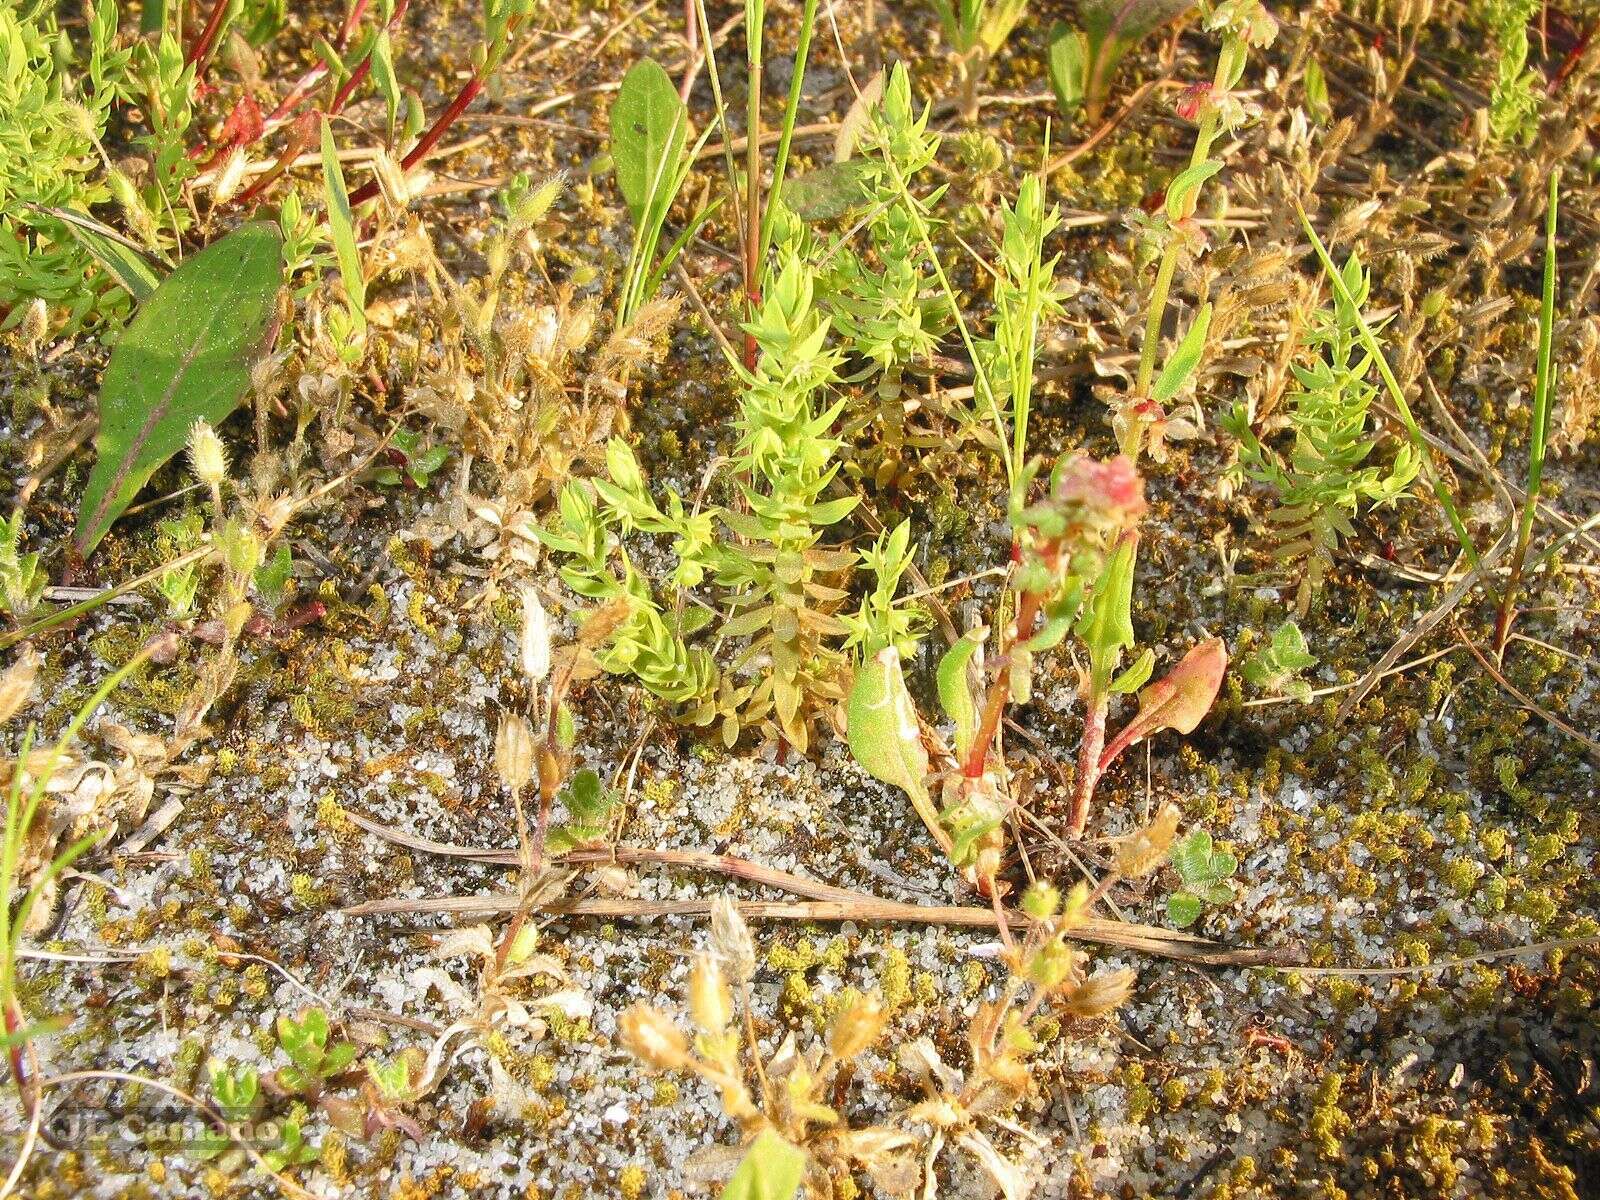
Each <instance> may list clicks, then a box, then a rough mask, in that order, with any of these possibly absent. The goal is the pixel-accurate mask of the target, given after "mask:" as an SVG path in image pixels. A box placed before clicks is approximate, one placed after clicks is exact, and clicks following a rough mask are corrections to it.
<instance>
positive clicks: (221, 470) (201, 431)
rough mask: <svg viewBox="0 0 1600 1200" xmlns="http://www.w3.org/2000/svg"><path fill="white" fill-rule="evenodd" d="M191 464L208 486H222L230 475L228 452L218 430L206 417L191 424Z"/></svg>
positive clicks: (197, 477) (196, 473)
mask: <svg viewBox="0 0 1600 1200" xmlns="http://www.w3.org/2000/svg"><path fill="white" fill-rule="evenodd" d="M189 466H190V468H191V469H192V470H193V471H194V474H195V478H196V479H198V480H199V481H200V482H201V483H203V484H205V485H206V486H207V487H211V488H215V487H221V486H222V481H223V480H224V479H226V478H227V476H228V452H227V450H226V449H225V448H224V447H223V445H222V439H221V438H220V437H218V436H217V431H216V430H215V429H213V428H211V423H210V422H209V421H206V420H204V419H201V420H197V421H196V422H195V423H194V424H193V425H191V426H189Z"/></svg>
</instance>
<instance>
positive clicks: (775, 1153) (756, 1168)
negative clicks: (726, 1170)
mask: <svg viewBox="0 0 1600 1200" xmlns="http://www.w3.org/2000/svg"><path fill="white" fill-rule="evenodd" d="M805 1171H806V1156H805V1152H804V1151H802V1150H798V1149H796V1148H795V1147H794V1146H791V1145H790V1144H789V1143H788V1142H786V1141H784V1140H783V1138H781V1137H779V1136H778V1135H777V1134H776V1133H774V1132H773V1131H772V1130H770V1129H765V1130H763V1131H762V1132H761V1135H760V1136H759V1137H757V1138H756V1140H755V1141H753V1142H751V1143H750V1149H748V1150H746V1151H745V1154H744V1158H743V1159H741V1160H740V1162H739V1168H738V1170H736V1171H734V1173H733V1178H732V1179H730V1180H728V1183H727V1186H726V1187H724V1188H723V1189H722V1200H793V1198H794V1195H795V1193H796V1192H798V1191H799V1190H800V1182H801V1180H802V1178H804V1176H805Z"/></svg>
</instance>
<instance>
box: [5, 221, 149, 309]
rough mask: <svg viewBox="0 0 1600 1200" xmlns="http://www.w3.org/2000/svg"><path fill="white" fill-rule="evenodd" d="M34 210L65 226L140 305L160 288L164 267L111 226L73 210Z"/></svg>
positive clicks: (79, 243) (75, 239)
mask: <svg viewBox="0 0 1600 1200" xmlns="http://www.w3.org/2000/svg"><path fill="white" fill-rule="evenodd" d="M30 207H32V208H33V209H34V210H35V211H36V212H41V213H45V214H47V215H49V216H52V217H54V218H55V219H56V220H58V221H60V222H61V223H62V224H63V225H65V226H66V227H67V232H68V233H70V234H71V235H72V237H73V240H74V241H76V242H77V243H78V245H80V246H82V247H83V248H84V249H85V250H86V251H88V253H89V256H90V257H91V258H93V259H94V260H95V262H97V263H99V264H100V266H101V267H102V268H104V269H105V272H106V274H108V275H110V276H111V278H113V279H115V280H116V281H117V283H118V284H119V285H120V286H121V287H122V290H123V291H125V292H127V293H128V294H129V295H130V296H132V297H133V298H134V300H135V301H137V302H138V303H141V304H142V303H144V301H145V300H146V299H148V298H149V296H150V294H151V293H152V292H154V291H155V290H156V288H157V287H158V286H159V285H160V283H161V275H162V272H163V270H164V268H161V267H159V266H158V264H156V263H155V262H154V261H152V260H151V259H150V257H149V256H148V255H147V254H146V253H145V252H144V251H143V250H142V249H140V248H139V246H137V245H135V244H134V243H133V242H131V241H129V240H128V239H127V238H125V237H123V236H122V235H121V234H120V233H118V232H117V231H116V230H115V229H112V228H111V227H110V226H107V225H102V224H101V223H100V222H99V221H96V220H95V219H94V218H93V217H88V216H85V215H84V214H83V213H80V212H73V211H72V210H71V209H69V208H46V207H45V206H44V205H39V204H36V205H31V206H30Z"/></svg>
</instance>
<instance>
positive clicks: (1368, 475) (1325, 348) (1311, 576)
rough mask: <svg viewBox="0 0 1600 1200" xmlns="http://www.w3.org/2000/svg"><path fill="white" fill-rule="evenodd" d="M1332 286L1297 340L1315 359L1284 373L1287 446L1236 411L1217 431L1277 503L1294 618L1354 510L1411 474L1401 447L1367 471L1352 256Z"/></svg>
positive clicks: (1401, 490) (1368, 439) (1406, 449)
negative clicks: (1295, 574)
mask: <svg viewBox="0 0 1600 1200" xmlns="http://www.w3.org/2000/svg"><path fill="white" fill-rule="evenodd" d="M1341 281H1342V283H1343V295H1340V296H1336V297H1335V300H1334V304H1333V307H1332V308H1329V309H1322V310H1320V311H1319V312H1318V313H1317V315H1316V318H1315V321H1314V323H1313V325H1312V327H1311V329H1310V331H1309V333H1308V334H1307V336H1306V344H1307V345H1308V346H1310V347H1312V348H1314V349H1317V350H1320V352H1321V353H1320V355H1319V357H1318V358H1317V359H1316V360H1315V361H1314V362H1312V363H1311V364H1309V365H1307V366H1299V365H1297V366H1295V367H1294V375H1295V379H1296V380H1297V381H1298V383H1299V385H1300V387H1299V390H1298V391H1296V392H1295V393H1294V394H1293V395H1292V396H1291V397H1290V399H1289V409H1288V413H1287V422H1288V424H1289V426H1290V428H1291V429H1292V430H1293V435H1294V440H1293V445H1292V447H1291V448H1290V449H1288V450H1287V451H1286V452H1284V453H1281V454H1280V453H1277V452H1275V451H1273V450H1271V449H1269V448H1268V447H1267V446H1265V445H1264V444H1263V443H1262V442H1261V440H1260V438H1258V437H1257V435H1256V434H1255V433H1254V431H1253V430H1252V429H1251V428H1250V422H1249V418H1248V415H1247V413H1246V410H1245V409H1244V408H1243V407H1239V408H1236V409H1235V410H1234V412H1233V413H1232V415H1231V416H1230V417H1229V418H1228V419H1227V420H1226V421H1225V422H1224V424H1225V426H1226V427H1227V428H1228V429H1229V431H1230V432H1232V433H1233V434H1234V436H1235V437H1237V438H1238V439H1239V444H1240V462H1241V465H1242V466H1243V468H1244V470H1245V473H1246V474H1247V475H1248V476H1249V477H1250V478H1252V479H1254V480H1256V481H1257V482H1259V483H1264V484H1267V485H1268V486H1270V487H1271V488H1272V490H1273V491H1274V492H1275V493H1276V494H1277V497H1278V508H1277V510H1276V511H1275V512H1274V513H1273V514H1272V517H1271V519H1272V522H1273V524H1274V526H1276V527H1277V532H1278V539H1279V546H1278V551H1277V552H1278V554H1279V556H1280V557H1282V558H1283V559H1286V560H1290V561H1294V562H1301V561H1304V562H1305V563H1306V565H1307V568H1308V569H1307V570H1306V571H1305V573H1304V574H1303V576H1302V578H1301V582H1300V586H1299V593H1298V596H1299V599H1298V603H1299V608H1300V611H1301V612H1304V611H1305V610H1306V609H1307V607H1308V606H1309V604H1310V599H1311V595H1312V594H1313V593H1314V592H1315V590H1316V589H1317V588H1318V587H1319V586H1320V585H1321V583H1322V580H1323V579H1324V577H1325V576H1326V574H1327V570H1328V568H1329V567H1330V566H1331V564H1332V562H1333V555H1334V553H1335V552H1336V551H1337V550H1338V548H1339V545H1340V543H1341V541H1342V540H1343V539H1345V538H1348V537H1350V536H1352V535H1353V534H1354V533H1355V527H1354V525H1353V524H1352V523H1351V520H1352V518H1353V517H1354V516H1355V515H1356V513H1357V512H1358V511H1359V509H1360V508H1361V507H1362V505H1364V504H1367V505H1384V504H1393V503H1395V502H1397V501H1398V500H1400V499H1402V498H1403V497H1405V496H1406V495H1407V494H1408V492H1409V490H1410V487H1411V483H1412V481H1413V480H1414V479H1416V477H1417V474H1418V472H1419V471H1420V469H1421V462H1420V460H1419V458H1418V456H1417V454H1416V453H1415V452H1414V451H1413V449H1412V447H1411V446H1410V445H1409V444H1406V443H1402V444H1401V445H1400V446H1399V447H1398V448H1397V449H1396V451H1395V455H1394V459H1393V461H1392V462H1391V463H1390V464H1389V465H1388V466H1379V465H1369V459H1370V458H1371V456H1372V454H1373V451H1374V450H1376V449H1377V446H1378V443H1379V439H1378V438H1377V437H1373V436H1370V434H1369V431H1368V424H1369V416H1368V412H1369V409H1370V407H1371V404H1372V401H1373V399H1374V398H1375V397H1376V396H1377V394H1378V388H1377V385H1376V384H1375V383H1373V382H1372V381H1371V378H1370V377H1371V376H1372V374H1373V365H1374V364H1373V359H1372V356H1371V354H1370V353H1369V352H1368V351H1367V350H1366V348H1365V345H1364V343H1363V341H1362V336H1361V324H1360V322H1361V307H1362V305H1364V304H1365V303H1366V299H1367V290H1368V275H1367V272H1366V271H1365V270H1363V268H1362V266H1361V262H1360V260H1359V259H1358V258H1356V256H1355V255H1353V254H1352V255H1351V256H1350V257H1349V258H1348V259H1347V260H1346V261H1345V265H1344V268H1343V271H1342V273H1341Z"/></svg>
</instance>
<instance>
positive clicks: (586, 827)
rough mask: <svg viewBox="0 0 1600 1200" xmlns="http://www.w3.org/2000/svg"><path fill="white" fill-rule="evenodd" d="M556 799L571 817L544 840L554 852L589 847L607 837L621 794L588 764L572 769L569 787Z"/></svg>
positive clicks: (551, 830)
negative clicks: (607, 784) (575, 769)
mask: <svg viewBox="0 0 1600 1200" xmlns="http://www.w3.org/2000/svg"><path fill="white" fill-rule="evenodd" d="M556 798H557V799H559V800H560V801H561V804H562V806H563V807H564V808H565V809H566V810H567V815H568V816H569V817H570V818H571V820H570V821H568V822H567V823H566V824H564V825H555V826H552V827H551V829H550V833H549V836H548V837H547V838H546V839H545V847H546V848H547V849H548V850H549V851H550V852H551V853H552V854H562V853H564V852H566V851H568V850H572V849H574V848H576V847H579V846H588V845H592V844H594V843H596V842H603V841H605V840H606V831H607V827H608V826H609V824H610V822H611V813H612V810H613V809H615V808H616V805H617V801H618V799H620V796H619V794H618V793H617V792H615V791H613V790H612V789H611V788H608V787H606V785H605V784H604V783H603V782H601V779H600V776H599V775H598V774H597V773H596V772H595V771H594V770H593V769H592V768H589V767H584V768H583V769H582V770H579V771H575V772H573V775H572V778H571V780H569V781H568V783H567V786H566V787H564V788H562V789H561V791H560V792H559V793H558V795H557V797H556Z"/></svg>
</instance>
